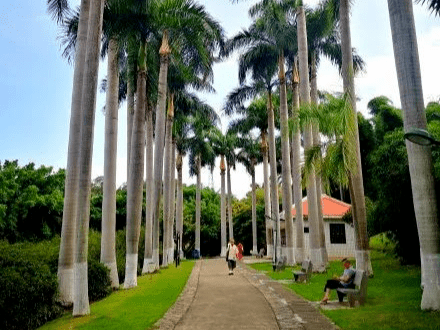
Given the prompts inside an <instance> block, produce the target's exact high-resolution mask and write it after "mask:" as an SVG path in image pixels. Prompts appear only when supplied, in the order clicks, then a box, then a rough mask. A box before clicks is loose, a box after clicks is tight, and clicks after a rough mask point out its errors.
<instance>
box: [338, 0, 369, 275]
mask: <svg viewBox="0 0 440 330" xmlns="http://www.w3.org/2000/svg"><path fill="white" fill-rule="evenodd" d="M339 2H340V4H339V17H340V22H339V24H340V29H341V45H342V79H343V86H344V92H345V93H348V95H349V96H350V100H351V108H352V110H353V112H354V113H355V114H356V92H355V86H354V70H353V53H352V47H351V32H350V17H349V13H350V1H349V0H340V1H339ZM354 119H355V125H354V126H355V137H354V148H355V152H356V163H357V165H356V170H355V171H354V172H352V173H351V175H350V194H351V200H352V210H353V215H354V219H355V222H354V223H355V229H356V268H358V269H361V270H365V271H366V272H367V273H368V274H371V275H372V274H373V269H372V266H371V259H370V251H369V242H368V234H367V220H366V209H365V195H364V185H363V179H362V168H361V154H360V146H359V131H358V126H357V116H354Z"/></svg>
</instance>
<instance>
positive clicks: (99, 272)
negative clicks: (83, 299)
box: [88, 259, 112, 301]
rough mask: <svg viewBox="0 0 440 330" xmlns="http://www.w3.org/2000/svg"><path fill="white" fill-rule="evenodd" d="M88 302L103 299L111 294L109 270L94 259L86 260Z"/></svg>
mask: <svg viewBox="0 0 440 330" xmlns="http://www.w3.org/2000/svg"><path fill="white" fill-rule="evenodd" d="M88 287H89V300H90V301H96V300H99V299H102V298H105V297H106V296H108V295H109V294H110V293H111V292H112V287H111V281H110V269H108V268H107V267H106V266H105V265H104V264H102V263H100V262H99V261H97V260H95V259H89V260H88Z"/></svg>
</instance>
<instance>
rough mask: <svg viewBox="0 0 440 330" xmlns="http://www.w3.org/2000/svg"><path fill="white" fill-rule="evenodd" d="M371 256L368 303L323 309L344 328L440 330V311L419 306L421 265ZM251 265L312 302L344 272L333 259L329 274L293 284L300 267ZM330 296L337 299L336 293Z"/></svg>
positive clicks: (318, 275)
mask: <svg viewBox="0 0 440 330" xmlns="http://www.w3.org/2000/svg"><path fill="white" fill-rule="evenodd" d="M371 257H372V265H373V270H374V277H373V278H369V279H368V296H367V302H366V304H365V305H364V306H360V307H355V308H350V309H337V310H321V312H322V313H323V314H324V315H326V316H327V317H329V318H330V319H331V320H333V322H335V324H337V325H338V326H339V327H341V328H342V329H344V330H354V329H356V330H364V329H365V330H371V329H381V330H388V329H403V330H413V329H428V330H430V329H432V330H434V329H435V330H439V329H440V312H438V311H437V312H428V311H422V310H421V309H420V302H421V298H422V292H421V289H420V267H417V266H404V265H401V264H400V263H399V262H398V260H397V259H396V258H395V257H394V256H392V255H390V254H385V253H382V252H378V251H372V252H371ZM251 267H253V268H254V269H256V270H258V271H262V272H264V273H265V274H266V275H267V276H269V277H271V278H273V279H276V280H281V281H282V282H283V283H284V284H285V286H286V287H288V288H289V289H291V290H293V291H294V292H295V293H297V294H299V295H300V296H302V297H304V298H305V299H306V300H309V301H319V300H321V299H322V296H323V288H324V285H325V283H326V281H327V279H329V278H331V277H333V275H340V274H342V271H343V267H342V265H341V263H340V262H339V261H333V262H330V268H329V269H328V270H327V272H326V273H323V274H313V275H312V277H311V280H310V282H309V283H294V282H292V281H289V280H292V278H293V276H292V270H298V269H299V268H300V267H299V266H297V267H287V268H286V269H285V270H284V271H281V272H274V271H273V270H272V264H270V263H269V264H268V263H265V264H264V263H261V264H253V265H251ZM286 283H287V284H286ZM330 299H333V300H336V299H337V296H336V293H335V292H332V296H331V297H330Z"/></svg>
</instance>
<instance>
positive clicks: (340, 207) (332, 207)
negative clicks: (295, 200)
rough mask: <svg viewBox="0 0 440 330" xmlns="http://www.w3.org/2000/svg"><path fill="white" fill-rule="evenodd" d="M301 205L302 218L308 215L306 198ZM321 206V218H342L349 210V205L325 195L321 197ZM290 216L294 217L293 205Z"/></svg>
mask: <svg viewBox="0 0 440 330" xmlns="http://www.w3.org/2000/svg"><path fill="white" fill-rule="evenodd" d="M302 204H303V216H306V217H307V216H308V215H309V207H308V203H307V197H304V198H303V200H302ZM321 205H322V216H323V217H324V218H342V216H344V214H346V213H347V212H348V211H350V209H351V205H350V204H347V203H344V202H343V201H340V200H338V199H336V198H333V197H330V196H327V195H325V194H322V195H321ZM292 216H293V217H295V216H296V210H295V205H293V207H292Z"/></svg>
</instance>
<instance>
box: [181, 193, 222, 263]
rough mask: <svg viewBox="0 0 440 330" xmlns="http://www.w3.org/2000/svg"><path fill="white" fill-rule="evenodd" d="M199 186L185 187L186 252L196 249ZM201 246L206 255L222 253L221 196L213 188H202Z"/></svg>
mask: <svg viewBox="0 0 440 330" xmlns="http://www.w3.org/2000/svg"><path fill="white" fill-rule="evenodd" d="M196 193H197V186H196V185H191V186H189V187H183V200H184V208H183V241H182V246H183V249H184V251H185V252H186V254H189V253H190V252H191V251H192V250H194V242H195V228H196V219H195V213H196V212H195V210H196ZM200 194H201V203H200V247H201V250H202V251H203V254H204V255H207V256H216V255H219V254H220V240H221V238H220V222H221V220H220V196H219V194H218V193H216V192H215V191H214V190H212V189H211V188H203V189H201V192H200Z"/></svg>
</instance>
